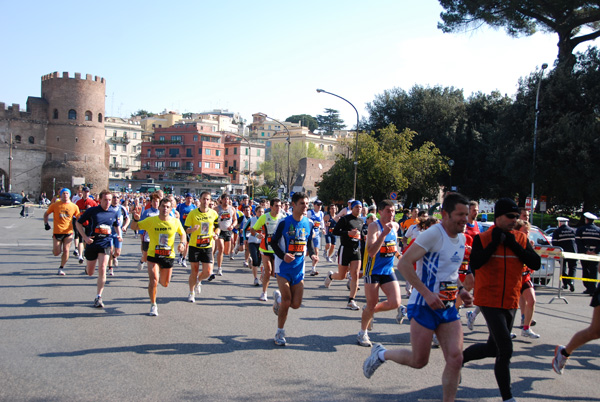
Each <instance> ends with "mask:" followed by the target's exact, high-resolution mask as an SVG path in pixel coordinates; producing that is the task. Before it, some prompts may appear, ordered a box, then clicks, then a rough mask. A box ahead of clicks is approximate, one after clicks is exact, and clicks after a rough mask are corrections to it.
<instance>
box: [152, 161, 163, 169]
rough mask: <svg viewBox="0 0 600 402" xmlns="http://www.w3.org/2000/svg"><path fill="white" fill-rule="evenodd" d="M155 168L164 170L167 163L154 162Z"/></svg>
mask: <svg viewBox="0 0 600 402" xmlns="http://www.w3.org/2000/svg"><path fill="white" fill-rule="evenodd" d="M154 166H155V167H157V168H159V169H160V168H164V167H165V161H156V162H154Z"/></svg>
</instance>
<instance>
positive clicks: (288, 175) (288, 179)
mask: <svg viewBox="0 0 600 402" xmlns="http://www.w3.org/2000/svg"><path fill="white" fill-rule="evenodd" d="M265 118H267V119H270V120H273V121H274V122H276V123H279V124H281V126H282V127H283V128H284V129H285V131H286V132H287V151H288V152H287V179H286V187H287V188H286V198H288V197H289V196H290V144H291V140H290V130H288V128H287V127H286V126H285V124H283V123H282V122H280V121H279V120H275V119H274V118H272V117H270V116H267V115H265ZM275 135H277V133H275V134H274V135H273V136H275Z"/></svg>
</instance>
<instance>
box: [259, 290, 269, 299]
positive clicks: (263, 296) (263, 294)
mask: <svg viewBox="0 0 600 402" xmlns="http://www.w3.org/2000/svg"><path fill="white" fill-rule="evenodd" d="M258 300H260V301H267V300H268V299H267V292H262V293H261V294H260V297H259V298H258Z"/></svg>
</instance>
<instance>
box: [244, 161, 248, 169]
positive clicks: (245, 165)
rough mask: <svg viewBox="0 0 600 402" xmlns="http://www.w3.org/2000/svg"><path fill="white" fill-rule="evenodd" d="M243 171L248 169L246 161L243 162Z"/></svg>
mask: <svg viewBox="0 0 600 402" xmlns="http://www.w3.org/2000/svg"><path fill="white" fill-rule="evenodd" d="M244 169H246V170H247V169H248V161H244Z"/></svg>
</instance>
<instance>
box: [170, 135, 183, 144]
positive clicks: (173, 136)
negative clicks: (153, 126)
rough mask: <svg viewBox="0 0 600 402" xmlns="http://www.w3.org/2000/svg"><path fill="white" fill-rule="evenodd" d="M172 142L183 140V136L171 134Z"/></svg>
mask: <svg viewBox="0 0 600 402" xmlns="http://www.w3.org/2000/svg"><path fill="white" fill-rule="evenodd" d="M171 142H173V143H176V142H182V140H181V136H180V135H172V136H171Z"/></svg>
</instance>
